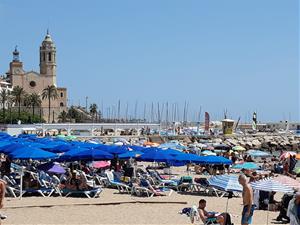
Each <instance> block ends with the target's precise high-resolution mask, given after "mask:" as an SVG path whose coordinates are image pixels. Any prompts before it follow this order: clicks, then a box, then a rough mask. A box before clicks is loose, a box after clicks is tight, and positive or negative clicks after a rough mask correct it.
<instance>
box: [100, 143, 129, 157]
mask: <svg viewBox="0 0 300 225" xmlns="http://www.w3.org/2000/svg"><path fill="white" fill-rule="evenodd" d="M96 149H100V150H102V151H105V152H108V153H110V154H114V155H117V154H122V153H125V152H127V151H129V150H131V149H130V148H129V147H128V146H126V145H122V146H117V145H100V146H98V147H96Z"/></svg>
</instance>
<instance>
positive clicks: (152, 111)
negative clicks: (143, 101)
mask: <svg viewBox="0 0 300 225" xmlns="http://www.w3.org/2000/svg"><path fill="white" fill-rule="evenodd" d="M153 107H154V106H153V102H152V103H151V116H150V120H151V123H153V118H154V115H153V114H154V108H153Z"/></svg>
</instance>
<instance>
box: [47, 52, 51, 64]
mask: <svg viewBox="0 0 300 225" xmlns="http://www.w3.org/2000/svg"><path fill="white" fill-rule="evenodd" d="M48 60H49V61H50V62H51V52H49V53H48Z"/></svg>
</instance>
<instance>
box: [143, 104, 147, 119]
mask: <svg viewBox="0 0 300 225" xmlns="http://www.w3.org/2000/svg"><path fill="white" fill-rule="evenodd" d="M146 109H147V105H146V103H144V118H143V119H144V122H146Z"/></svg>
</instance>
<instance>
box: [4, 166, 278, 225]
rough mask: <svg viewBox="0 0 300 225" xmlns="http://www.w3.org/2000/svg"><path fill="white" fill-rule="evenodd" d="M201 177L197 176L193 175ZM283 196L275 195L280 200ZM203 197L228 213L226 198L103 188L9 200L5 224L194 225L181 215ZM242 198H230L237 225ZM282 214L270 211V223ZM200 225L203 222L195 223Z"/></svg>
mask: <svg viewBox="0 0 300 225" xmlns="http://www.w3.org/2000/svg"><path fill="white" fill-rule="evenodd" d="M185 168H186V167H175V168H173V169H172V171H173V173H174V174H176V175H177V176H179V177H180V176H181V175H186V172H185ZM192 176H193V177H198V175H192ZM281 196H282V195H281V194H280V193H278V194H277V195H276V200H280V198H281ZM201 198H203V199H205V200H206V201H207V210H208V211H215V212H225V211H226V202H227V198H226V197H212V196H201V195H200V194H191V193H183V192H178V193H177V192H175V191H174V192H173V193H172V195H171V196H163V197H150V198H147V197H137V196H131V195H129V194H120V193H119V192H118V190H117V189H110V188H103V192H102V193H101V195H100V197H99V198H95V199H88V198H84V197H82V198H80V197H45V198H44V197H30V196H28V197H23V198H22V199H21V200H20V199H18V198H6V199H5V206H4V209H2V210H1V212H3V213H4V214H5V215H7V216H8V218H7V219H6V220H4V221H3V223H2V224H191V223H190V220H189V218H188V217H187V216H186V215H181V214H179V212H181V210H182V209H183V208H185V207H191V206H192V205H198V201H199V200H200V199H201ZM241 211H242V198H241V197H235V198H232V199H229V204H228V212H229V213H230V214H231V215H232V220H233V223H234V224H240V220H241ZM278 213H279V212H269V221H270V222H269V224H271V223H272V222H273V223H274V220H273V219H275V218H276V217H277V215H278ZM266 221H267V211H261V210H257V211H255V213H254V218H253V224H257V225H258V224H267V222H266ZM196 224H201V223H199V222H198V223H196Z"/></svg>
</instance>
